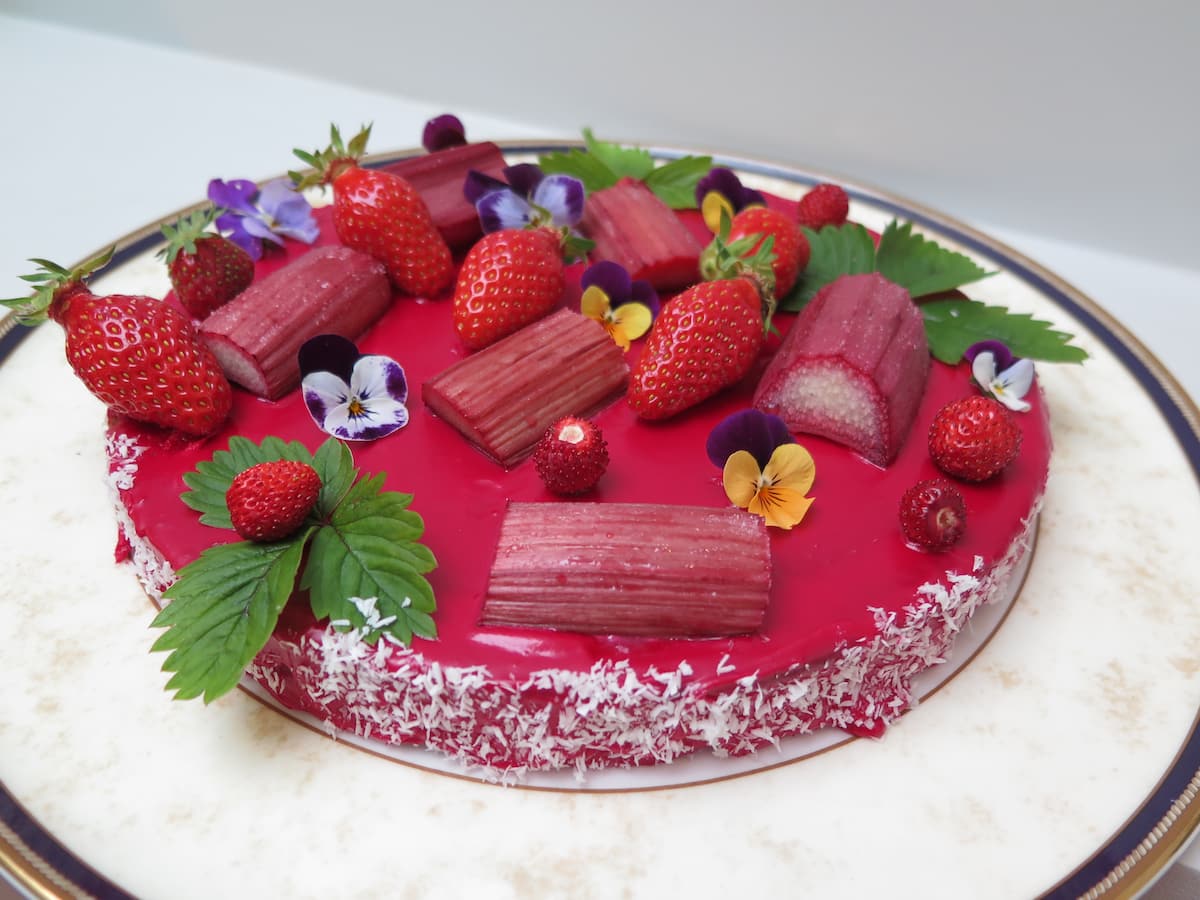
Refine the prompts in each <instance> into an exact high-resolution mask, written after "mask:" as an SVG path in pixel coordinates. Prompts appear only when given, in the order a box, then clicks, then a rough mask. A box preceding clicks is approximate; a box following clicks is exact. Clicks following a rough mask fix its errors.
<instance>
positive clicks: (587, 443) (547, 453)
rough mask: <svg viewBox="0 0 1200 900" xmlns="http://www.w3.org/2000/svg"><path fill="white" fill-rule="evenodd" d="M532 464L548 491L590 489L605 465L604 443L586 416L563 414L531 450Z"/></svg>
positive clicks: (606, 448)
mask: <svg viewBox="0 0 1200 900" xmlns="http://www.w3.org/2000/svg"><path fill="white" fill-rule="evenodd" d="M533 464H534V466H536V467H537V473H538V475H539V476H540V477H541V479H542V482H543V483H544V484H545V485H546V487H547V489H549V490H550V491H551V493H555V494H560V495H562V496H571V495H573V494H582V493H584V492H586V491H590V490H591V489H592V488H593V487H595V486H596V482H597V481H599V480H600V476H601V475H603V474H604V471H605V470H606V469H607V468H608V445H607V444H605V442H604V436H603V435H601V434H600V429H598V428H597V427H596V426H595V425H593V424H592V423H591V422H589V421H588V420H587V419H579V418H576V417H574V416H567V417H566V418H564V419H559V420H558V421H557V422H555V423H554V424H553V425H551V426H550V428H549V429H548V430H547V431H546V434H545V435H544V436H543V437H542V439H541V440H540V441H538V444H537V446H536V447H534V449H533Z"/></svg>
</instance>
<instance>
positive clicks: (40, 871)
mask: <svg viewBox="0 0 1200 900" xmlns="http://www.w3.org/2000/svg"><path fill="white" fill-rule="evenodd" d="M556 146H557V145H556ZM507 149H508V151H509V152H510V153H512V154H519V153H523V152H539V151H542V150H545V149H549V147H543V146H540V145H536V146H533V145H521V146H510V147H508V148H507ZM660 154H661V155H662V156H664V157H669V156H672V155H675V151H671V150H662V151H660ZM722 162H725V163H728V164H733V165H735V166H736V167H738V168H739V169H740V170H741V171H742V172H743V173H745V177H746V179H747V180H750V181H753V182H754V183H755V185H756V186H760V187H764V188H767V189H769V190H772V191H773V192H775V193H778V194H781V195H783V196H797V195H798V194H799V193H801V192H803V190H804V189H805V187H806V186H807V185H809V184H810V183H812V182H813V181H814V180H817V179H818V178H819V176H818V175H816V174H815V173H808V172H800V171H795V170H792V169H785V168H782V167H779V166H775V165H771V164H766V163H759V162H752V161H747V160H722ZM848 187H849V188H850V190H851V193H852V196H853V200H854V207H853V210H852V214H853V216H854V218H856V219H857V220H859V221H862V222H864V223H865V224H867V225H869V226H871V227H876V228H879V227H882V225H883V224H885V223H886V222H887V221H888V220H889V219H890V218H892V217H893V216H899V217H901V218H905V219H909V220H912V221H914V222H915V223H916V224H917V225H918V227H920V228H922V229H924V230H925V231H926V233H928V234H930V235H931V236H932V237H934V238H935V239H937V240H938V241H940V242H942V243H945V244H947V245H950V246H954V247H955V248H957V249H960V250H963V251H964V252H967V253H969V254H971V255H973V256H975V257H977V258H978V259H980V260H981V261H982V262H983V263H984V264H985V265H987V266H988V267H989V268H998V269H1000V271H1001V274H1000V275H998V276H996V277H995V278H992V279H989V280H988V282H986V284H985V285H984V286H981V287H979V288H978V289H976V290H974V291H972V295H973V296H977V297H979V298H980V299H984V300H987V301H989V302H995V303H1001V304H1004V305H1007V306H1009V307H1010V308H1013V309H1015V310H1020V311H1029V312H1034V313H1036V314H1037V315H1038V316H1039V317H1041V318H1048V319H1051V320H1052V321H1054V322H1055V324H1056V325H1058V326H1059V327H1061V328H1064V329H1066V330H1069V331H1072V332H1074V333H1076V334H1077V335H1079V342H1080V343H1081V344H1082V345H1083V346H1084V347H1085V348H1086V349H1087V350H1088V352H1089V353H1090V354H1091V359H1090V360H1089V361H1088V363H1087V364H1086V365H1085V366H1083V367H1074V366H1070V367H1068V366H1041V367H1040V368H1039V377H1040V378H1041V381H1042V384H1043V387H1044V389H1045V391H1046V394H1047V397H1048V400H1049V403H1050V405H1051V415H1052V422H1053V433H1054V439H1055V458H1054V462H1053V466H1052V472H1051V481H1050V486H1049V489H1048V494H1047V500H1046V510H1045V513H1044V515H1043V520H1042V527H1041V533H1040V535H1039V542H1038V547H1037V551H1036V555H1035V558H1034V561H1033V565H1032V568H1031V570H1030V573H1029V575H1028V578H1027V581H1026V583H1025V587H1024V589H1023V591H1022V593H1021V595H1020V597H1019V598H1018V599H1017V600H1016V602H1015V603H1014V604H1013V606H1012V608H1011V610H1009V611H1008V613H1007V617H1006V618H1005V619H1004V621H1003V625H1002V627H1000V628H999V629H998V630H997V631H996V632H995V634H994V636H992V638H991V640H990V641H987V642H986V644H984V645H983V646H982V647H979V648H978V653H977V654H976V655H975V656H974V657H973V658H972V659H971V660H970V662H969V664H968V665H966V666H965V667H964V668H963V669H962V670H961V671H960V672H959V674H957V675H956V676H955V677H954V678H953V679H951V680H949V681H947V682H946V683H945V684H944V685H943V686H942V687H941V688H940V690H938V692H937V694H936V696H934V697H932V698H930V699H929V700H928V702H926V703H923V704H922V705H921V706H919V707H918V708H917V709H915V710H914V711H913V712H911V713H909V714H908V715H907V716H905V717H904V718H903V719H901V720H900V721H899V722H898V723H897V724H896V725H895V726H893V728H892V729H891V731H890V732H889V733H888V735H887V737H886V738H885V739H883V740H882V741H861V740H859V741H849V742H844V743H841V742H836V741H835V742H834V743H836V746H834V747H833V748H832V749H829V750H828V751H827V752H821V753H813V754H801V755H802V756H804V758H802V759H800V760H798V761H795V762H792V763H789V764H785V765H775V766H769V767H766V768H763V769H761V770H759V771H756V772H753V773H750V774H744V775H741V776H740V777H732V776H733V774H734V773H733V772H729V773H727V774H728V775H729V776H730V777H724V778H721V777H718V780H716V781H706V782H705V783H699V784H693V785H690V786H676V787H670V788H665V789H660V790H653V791H647V790H636V789H635V790H626V791H621V790H616V791H613V790H611V789H610V790H605V791H586V790H585V791H574V792H569V793H568V792H563V791H547V790H527V789H521V788H502V787H496V786H491V785H485V784H480V783H476V782H473V781H470V780H467V779H461V778H447V777H446V776H445V775H444V774H440V773H437V772H433V771H429V770H427V769H424V768H420V767H418V766H411V765H397V764H396V763H395V762H394V761H392V760H390V759H386V758H382V757H379V756H376V755H374V754H370V753H363V752H359V751H358V750H356V749H354V748H352V747H348V746H346V745H344V744H342V743H337V742H334V741H331V740H329V739H328V738H326V737H324V736H322V735H320V734H318V733H315V732H314V731H312V730H310V729H307V728H302V727H298V726H297V725H296V723H295V722H294V721H292V720H290V719H288V718H285V717H283V716H280V715H278V713H276V712H275V711H274V710H272V709H270V708H268V707H267V706H265V705H263V704H261V703H259V702H257V701H256V700H255V699H254V698H253V697H251V696H250V695H249V694H247V693H244V692H235V693H234V694H232V695H229V696H227V697H225V698H223V699H222V700H220V701H218V702H217V703H215V704H213V705H212V706H210V707H207V708H205V707H202V706H201V705H199V704H190V703H172V702H170V701H169V700H168V699H167V697H166V695H165V694H164V693H163V692H162V684H163V682H164V681H165V676H163V675H162V673H161V672H159V670H158V667H159V665H160V664H161V659H159V658H157V657H155V656H151V655H150V654H149V653H148V652H147V648H148V647H149V644H150V643H151V641H152V633H151V632H150V631H148V625H149V621H150V619H151V618H152V615H153V610H152V608H151V606H150V604H149V602H148V600H147V599H146V597H145V595H144V594H143V593H142V592H141V590H140V588H139V586H138V585H137V583H136V580H135V579H134V577H133V574H132V572H131V571H130V570H128V569H126V568H124V567H118V566H115V565H114V564H113V562H112V544H113V540H114V526H113V522H112V518H111V512H110V502H109V499H108V497H107V495H106V490H105V487H104V483H103V475H104V471H105V462H104V451H103V440H102V430H103V429H102V423H103V411H102V409H101V408H100V406H99V405H98V403H97V402H96V401H95V400H93V399H92V398H91V397H90V395H88V394H87V393H86V391H85V390H84V389H83V388H82V387H81V386H80V385H79V384H78V383H77V382H76V381H75V379H74V377H73V376H72V375H71V373H70V371H69V369H68V367H67V365H66V363H65V361H64V359H63V356H62V351H61V333H60V332H59V331H58V330H57V329H56V328H54V327H53V326H51V327H46V328H41V329H38V330H36V331H34V332H33V333H31V334H29V335H28V336H25V337H23V339H21V338H22V336H23V334H22V331H14V332H8V331H0V361H2V364H0V415H2V416H3V421H4V422H5V423H6V425H5V435H6V438H7V439H6V440H5V441H4V443H3V447H2V449H0V498H2V499H3V504H4V509H5V515H4V520H3V521H4V531H5V540H4V541H3V550H2V551H0V552H2V553H3V556H2V557H0V561H2V565H3V569H2V571H3V572H4V574H5V578H4V582H3V585H2V586H0V610H2V611H3V617H4V621H5V623H6V625H7V627H8V632H9V640H8V641H7V642H6V647H5V651H4V661H5V672H6V676H7V677H6V689H5V691H4V692H3V695H2V697H0V782H2V784H3V790H2V791H0V866H3V867H4V868H5V869H6V870H7V871H8V872H9V873H11V874H10V877H11V878H12V879H14V880H15V881H16V882H17V883H19V884H20V885H21V886H22V888H23V889H24V890H25V891H27V892H28V893H30V894H31V895H34V896H58V895H69V894H73V893H79V892H81V891H82V892H84V893H90V894H93V895H96V896H127V895H132V896H137V897H159V896H171V897H192V896H195V897H212V896H249V895H252V894H257V895H266V896H289V897H308V896H312V897H325V896H372V895H378V896H411V897H422V896H430V897H435V896H436V897H456V896H467V895H474V896H488V897H525V896H570V897H610V896H621V895H630V896H652V895H655V894H659V895H663V896H684V895H692V896H725V895H730V894H736V895H738V896H761V895H766V894H768V892H770V893H773V894H775V895H779V896H790V895H792V894H794V892H795V890H796V887H797V885H803V886H804V889H805V892H806V893H807V894H810V895H812V896H870V895H879V896H896V897H961V896H972V897H997V898H1010V897H1012V898H1016V897H1030V896H1038V895H1047V896H1052V897H1074V896H1080V895H1086V896H1093V897H1099V896H1116V897H1132V896H1135V895H1136V894H1137V893H1139V892H1140V890H1141V889H1142V888H1143V887H1144V886H1145V885H1146V884H1148V883H1149V882H1150V881H1151V880H1152V879H1153V878H1154V877H1155V875H1156V874H1158V873H1159V872H1161V871H1162V869H1163V867H1164V866H1165V865H1166V864H1167V863H1168V862H1169V860H1170V859H1171V858H1172V857H1173V855H1174V854H1175V852H1177V850H1178V849H1179V847H1180V846H1181V845H1182V843H1183V841H1184V840H1185V839H1186V838H1187V836H1189V835H1190V834H1191V832H1192V831H1193V830H1194V829H1195V826H1196V824H1197V821H1200V809H1197V807H1196V805H1195V804H1194V803H1193V798H1194V797H1195V794H1196V792H1197V791H1198V790H1200V736H1198V734H1197V721H1196V720H1197V711H1198V710H1200V649H1198V648H1200V607H1198V605H1197V603H1196V600H1197V599H1198V598H1200V559H1198V558H1197V555H1196V554H1195V553H1194V545H1195V540H1196V536H1197V535H1198V534H1200V491H1198V489H1197V475H1198V473H1200V417H1198V415H1197V411H1196V408H1195V406H1194V405H1193V404H1192V403H1191V402H1190V401H1189V400H1188V399H1187V398H1186V397H1184V396H1183V394H1182V392H1181V391H1180V390H1179V388H1178V386H1177V385H1176V383H1175V382H1174V380H1173V379H1172V378H1171V377H1170V375H1169V374H1168V373H1166V372H1165V371H1163V370H1162V368H1161V366H1159V365H1158V364H1157V363H1156V361H1155V360H1153V359H1152V358H1149V356H1148V355H1147V354H1146V353H1145V351H1144V350H1143V349H1142V348H1141V347H1140V346H1139V345H1138V344H1137V342H1136V341H1135V340H1134V339H1133V338H1132V337H1131V336H1130V335H1129V334H1128V333H1127V332H1125V331H1124V330H1123V329H1122V328H1121V327H1120V326H1119V324H1117V323H1115V322H1113V321H1112V320H1111V319H1110V317H1108V316H1107V315H1106V314H1105V313H1104V312H1103V311H1102V310H1100V309H1098V308H1097V307H1096V306H1095V305H1094V304H1092V303H1091V302H1090V301H1088V300H1087V299H1086V298H1084V297H1082V296H1080V295H1079V293H1078V292H1077V291H1075V290H1073V289H1072V288H1071V287H1070V286H1069V285H1066V284H1064V283H1063V282H1061V281H1060V280H1059V279H1057V278H1056V277H1055V276H1053V275H1052V274H1050V273H1048V272H1046V271H1045V270H1044V269H1042V268H1041V267H1039V266H1037V265H1036V264H1034V263H1032V262H1030V261H1028V260H1026V259H1024V258H1022V257H1020V256H1019V255H1017V254H1015V253H1013V252H1011V251H1010V250H1008V249H1007V248H1005V247H1003V246H1001V245H1000V244H998V243H996V242H995V241H992V240H990V239H989V238H987V237H986V236H984V235H982V234H979V233H978V232H976V231H974V230H972V229H970V228H968V227H966V226H963V225H962V224H960V223H957V222H954V221H952V220H949V219H947V218H945V217H944V216H941V215H939V214H937V213H935V212H932V211H930V210H927V209H924V208H922V207H919V206H917V205H915V204H912V203H908V202H905V201H902V200H899V199H896V198H893V197H890V196H887V195H885V194H882V193H880V192H878V191H875V190H872V189H870V188H866V187H862V186H855V185H848ZM155 235H156V227H152V228H148V229H147V230H146V231H145V232H142V233H140V234H137V235H133V236H131V237H130V238H127V239H125V240H124V241H122V242H121V249H120V251H119V254H118V259H117V263H116V265H115V266H114V267H112V269H110V272H109V274H107V275H106V276H105V277H104V278H103V279H98V280H97V286H98V287H100V288H105V289H108V290H115V289H136V290H143V291H148V292H151V293H155V292H158V293H161V291H162V290H163V289H164V288H163V285H164V283H165V282H164V281H163V275H162V268H161V263H158V262H157V261H154V260H153V259H152V255H151V254H150V253H149V252H148V251H151V250H152V249H153V248H154V246H155V245H156V242H157V239H156V237H155ZM996 621H999V618H997V620H996ZM993 624H995V623H993ZM991 628H992V625H986V626H984V627H982V628H981V629H979V630H980V632H981V633H980V634H977V635H975V636H974V638H973V639H974V641H975V643H976V644H978V643H981V642H982V639H983V638H985V637H987V636H988V634H989V633H990V631H991ZM972 649H974V648H972ZM710 762H716V761H711V760H710ZM720 774H721V773H720V772H718V776H719V775H720ZM630 786H631V787H634V788H636V787H637V785H630ZM616 787H618V788H619V787H621V785H616Z"/></svg>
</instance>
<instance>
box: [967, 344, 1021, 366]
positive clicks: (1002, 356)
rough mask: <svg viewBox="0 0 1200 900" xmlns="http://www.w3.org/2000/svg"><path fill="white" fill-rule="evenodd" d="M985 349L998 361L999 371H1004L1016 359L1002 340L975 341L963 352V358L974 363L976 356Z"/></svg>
mask: <svg viewBox="0 0 1200 900" xmlns="http://www.w3.org/2000/svg"><path fill="white" fill-rule="evenodd" d="M985 351H986V352H989V353H991V354H992V358H993V359H994V360H995V361H996V371H997V372H1003V371H1004V370H1005V369H1007V368H1008V367H1009V366H1011V365H1012V364H1013V363H1014V362H1015V361H1016V357H1015V356H1013V355H1012V351H1011V350H1009V349H1008V346H1007V345H1005V344H1004V343H1002V342H1001V341H979V342H977V343H974V344H972V345H971V346H970V347H968V348H967V349H966V350H965V351H964V352H963V359H965V360H966V361H967V362H969V363H973V362H975V357H976V356H978V355H979V354H980V353H983V352H985Z"/></svg>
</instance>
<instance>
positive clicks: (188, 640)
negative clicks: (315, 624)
mask: <svg viewBox="0 0 1200 900" xmlns="http://www.w3.org/2000/svg"><path fill="white" fill-rule="evenodd" d="M311 534H312V529H311V528H309V529H306V530H304V531H302V532H300V533H299V534H297V535H296V536H295V537H292V538H290V539H289V540H286V541H279V542H277V543H273V544H254V543H251V542H249V541H239V542H238V543H234V544H219V545H217V546H215V547H210V548H209V549H207V550H205V551H204V552H203V553H202V554H200V558H199V559H197V560H196V561H195V562H193V563H191V564H189V565H187V566H184V568H183V569H181V570H180V572H179V580H178V581H176V582H175V584H173V585H172V586H171V587H170V588H169V589H168V590H167V592H166V594H165V596H166V598H167V599H169V600H170V601H171V602H170V604H169V605H167V606H166V607H164V608H163V610H162V611H161V612H160V613H159V614H158V616H157V617H155V619H154V622H153V623H152V624H153V626H154V627H155V628H166V629H167V631H165V632H164V633H163V634H162V635H160V636H159V638H158V640H157V641H155V642H154V646H153V647H152V648H151V649H152V650H155V651H157V650H170V651H172V652H171V654H170V655H169V656H168V657H167V659H166V661H165V662H164V663H163V671H165V672H174V673H175V674H174V675H173V676H172V677H171V679H170V680H169V681H168V682H167V690H173V691H175V699H177V700H190V699H192V698H194V697H199V696H202V695H203V697H204V702H205V703H210V702H211V701H213V700H215V699H216V698H217V697H220V696H221V695H222V694H225V693H227V692H229V691H231V690H232V689H233V688H234V686H236V685H237V683H238V681H239V680H240V679H241V677H242V672H243V671H244V670H245V668H246V666H248V665H249V664H250V661H251V660H253V659H254V657H255V656H256V655H257V654H258V651H259V650H261V649H262V648H263V646H264V645H265V644H266V643H267V639H268V638H269V637H270V636H271V632H272V630H274V628H275V623H276V622H277V621H278V620H279V613H280V611H281V610H282V609H283V607H284V604H286V603H287V600H288V597H290V596H291V594H292V590H293V588H294V587H295V585H296V573H297V571H298V569H299V567H300V561H301V559H302V558H303V556H304V546H305V544H306V543H307V542H308V538H309V536H310V535H311Z"/></svg>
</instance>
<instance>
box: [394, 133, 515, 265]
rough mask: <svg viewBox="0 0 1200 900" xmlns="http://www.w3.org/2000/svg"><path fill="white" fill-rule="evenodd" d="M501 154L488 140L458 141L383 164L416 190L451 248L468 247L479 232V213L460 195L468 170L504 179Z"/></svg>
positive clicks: (503, 163)
mask: <svg viewBox="0 0 1200 900" xmlns="http://www.w3.org/2000/svg"><path fill="white" fill-rule="evenodd" d="M504 166H505V162H504V154H503V153H501V152H500V148H499V147H497V146H496V145H495V144H493V143H491V142H485V143H479V144H460V145H458V146H457V147H446V148H445V149H442V150H438V151H436V152H434V153H428V154H425V155H424V156H410V157H409V158H408V159H402V160H399V161H397V162H394V163H389V164H388V165H386V166H384V167H383V170H384V171H385V172H391V173H392V174H393V175H399V176H400V177H402V178H404V179H405V180H407V181H408V183H409V184H411V185H412V186H413V187H414V188H416V189H417V193H418V194H420V195H421V199H422V200H424V201H425V205H426V206H428V207H429V213H430V215H432V216H433V224H434V225H435V226H437V230H438V231H440V232H441V233H442V237H443V238H444V239H445V241H446V243H447V244H449V245H450V247H451V249H453V250H461V249H463V248H465V247H469V246H470V245H471V244H473V243H474V242H475V240H476V239H477V238H478V237H479V236H480V234H482V231H481V230H480V227H479V215H478V214H477V213H476V211H475V207H474V205H472V204H471V203H470V202H469V201H468V200H467V199H466V197H464V196H463V182H464V181H465V180H466V177H467V172H469V171H471V170H472V169H475V170H476V171H478V172H483V173H484V174H485V175H490V176H492V177H493V178H498V179H503V178H504Z"/></svg>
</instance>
